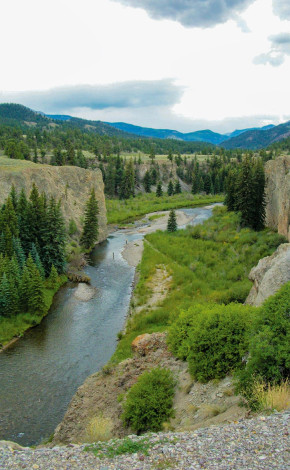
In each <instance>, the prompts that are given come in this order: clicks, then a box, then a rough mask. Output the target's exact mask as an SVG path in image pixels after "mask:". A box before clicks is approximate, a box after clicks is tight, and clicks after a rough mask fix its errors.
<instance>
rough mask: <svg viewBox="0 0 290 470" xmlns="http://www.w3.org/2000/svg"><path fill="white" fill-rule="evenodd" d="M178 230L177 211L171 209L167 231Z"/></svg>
mask: <svg viewBox="0 0 290 470" xmlns="http://www.w3.org/2000/svg"><path fill="white" fill-rule="evenodd" d="M176 230H177V222H176V214H175V211H174V210H173V209H171V211H170V212H169V218H168V223H167V231H168V232H176Z"/></svg>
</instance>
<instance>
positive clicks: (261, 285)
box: [245, 243, 290, 306]
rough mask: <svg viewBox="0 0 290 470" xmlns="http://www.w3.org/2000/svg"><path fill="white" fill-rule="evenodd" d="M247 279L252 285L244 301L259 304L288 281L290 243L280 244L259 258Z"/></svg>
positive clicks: (289, 278)
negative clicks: (268, 253)
mask: <svg viewBox="0 0 290 470" xmlns="http://www.w3.org/2000/svg"><path fill="white" fill-rule="evenodd" d="M249 279H250V280H251V281H253V283H254V285H253V287H252V289H251V291H250V293H249V295H248V297H247V299H246V302H245V303H247V304H250V305H255V306H259V305H261V304H262V303H263V302H264V300H266V299H267V298H268V297H270V295H274V294H275V293H276V292H277V291H278V290H279V289H280V287H282V286H283V285H284V284H285V283H286V282H288V281H290V243H284V244H283V245H280V246H279V248H278V249H277V250H276V251H275V253H273V255H272V256H267V257H266V258H262V259H260V261H259V263H258V264H257V266H255V267H254V268H253V269H252V270H251V272H250V274H249Z"/></svg>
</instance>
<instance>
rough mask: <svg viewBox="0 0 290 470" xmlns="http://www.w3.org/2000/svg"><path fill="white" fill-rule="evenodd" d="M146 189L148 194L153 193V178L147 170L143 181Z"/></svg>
mask: <svg viewBox="0 0 290 470" xmlns="http://www.w3.org/2000/svg"><path fill="white" fill-rule="evenodd" d="M143 184H144V189H145V191H146V193H151V177H150V173H149V171H148V170H147V171H146V173H145V176H144V179H143Z"/></svg>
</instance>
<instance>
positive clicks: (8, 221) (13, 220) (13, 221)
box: [1, 196, 18, 242]
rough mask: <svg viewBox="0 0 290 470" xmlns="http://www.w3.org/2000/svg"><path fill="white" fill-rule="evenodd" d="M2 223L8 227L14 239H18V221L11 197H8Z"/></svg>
mask: <svg viewBox="0 0 290 470" xmlns="http://www.w3.org/2000/svg"><path fill="white" fill-rule="evenodd" d="M1 221H2V226H3V227H5V226H6V227H8V228H9V231H10V233H11V236H12V237H18V219H17V214H16V212H15V209H14V206H13V202H12V198H11V197H10V196H8V198H7V200H6V204H5V207H4V210H3V211H2V215H1ZM11 242H12V240H11Z"/></svg>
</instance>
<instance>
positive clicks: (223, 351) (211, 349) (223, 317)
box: [168, 304, 256, 382]
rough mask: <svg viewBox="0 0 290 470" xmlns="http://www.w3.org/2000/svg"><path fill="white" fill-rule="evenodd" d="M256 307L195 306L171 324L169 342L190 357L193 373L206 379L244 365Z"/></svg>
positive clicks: (177, 353) (198, 378) (199, 377)
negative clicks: (243, 361)
mask: <svg viewBox="0 0 290 470" xmlns="http://www.w3.org/2000/svg"><path fill="white" fill-rule="evenodd" d="M255 311H256V309H255V308H253V307H249V306H244V305H240V304H229V305H218V304H206V305H205V304H204V305H194V306H193V307H191V308H189V309H188V310H187V311H183V312H181V314H180V316H179V317H178V319H177V320H176V321H175V322H174V323H173V324H172V326H171V328H170V331H169V337H168V342H169V346H170V349H171V350H172V351H173V353H174V354H176V356H177V357H179V358H180V359H183V360H185V359H187V360H188V364H189V371H190V373H191V374H192V376H193V377H194V378H195V379H197V380H199V381H201V382H206V381H208V380H211V379H214V378H222V377H224V376H225V375H227V374H228V373H231V372H232V371H234V370H235V369H237V368H240V367H242V360H243V357H244V356H245V354H246V353H247V349H248V333H249V330H250V327H251V324H252V321H253V318H254V316H255Z"/></svg>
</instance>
